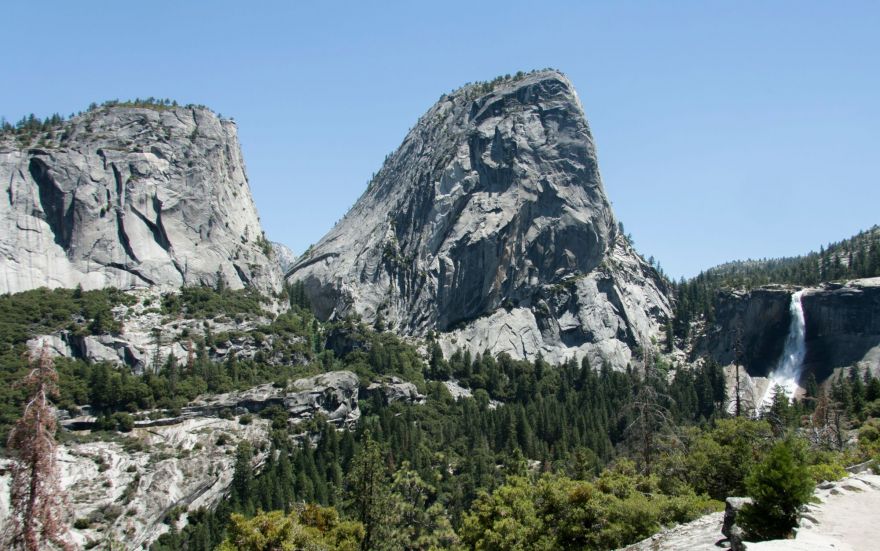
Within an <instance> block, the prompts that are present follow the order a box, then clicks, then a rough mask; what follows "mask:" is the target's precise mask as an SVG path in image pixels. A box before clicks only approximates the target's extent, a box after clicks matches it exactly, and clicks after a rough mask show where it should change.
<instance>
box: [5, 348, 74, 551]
mask: <svg viewBox="0 0 880 551" xmlns="http://www.w3.org/2000/svg"><path fill="white" fill-rule="evenodd" d="M57 383H58V373H57V372H56V371H55V367H54V365H53V363H52V358H51V356H49V349H48V346H47V345H46V344H45V343H44V344H43V349H42V351H41V352H40V357H39V359H38V360H37V361H35V362H33V364H32V368H31V371H30V373H28V375H27V376H26V377H25V378H24V379H23V380H22V381H21V383H20V384H21V385H22V386H23V387H24V388H26V389H27V390H28V399H27V402H26V403H25V406H24V411H23V412H22V415H21V418H20V419H19V420H18V421H17V422H16V423H15V426H14V427H13V428H12V431H11V432H10V433H9V440H8V442H7V447H8V449H9V451H10V452H11V453H12V455H13V457H14V459H15V461H14V463H13V467H12V483H11V487H10V504H11V506H12V507H11V508H12V514H11V521H10V524H9V526H8V527H7V533H6V534H4V539H5V540H6V541H7V545H9V546H10V547H11V548H14V549H25V550H26V551H38V550H39V549H42V548H45V546H46V544H47V543H52V544H55V545H56V546H58V547H61V548H62V549H65V550H67V549H73V546H72V544H71V543H70V542H69V541H68V540H67V527H66V526H65V524H64V522H63V521H62V516H63V515H62V506H63V505H64V502H65V500H64V496H63V494H62V492H61V487H60V484H59V473H58V465H57V463H56V461H55V454H56V443H55V428H56V419H55V409H54V407H53V406H52V402H51V400H50V399H51V397H52V396H54V395H55V394H56V393H57V392H58V386H57Z"/></svg>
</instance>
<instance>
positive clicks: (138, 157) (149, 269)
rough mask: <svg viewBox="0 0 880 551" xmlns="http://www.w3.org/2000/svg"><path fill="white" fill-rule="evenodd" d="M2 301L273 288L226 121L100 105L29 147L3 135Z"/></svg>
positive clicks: (274, 277)
mask: <svg viewBox="0 0 880 551" xmlns="http://www.w3.org/2000/svg"><path fill="white" fill-rule="evenodd" d="M0 181H2V182H3V185H4V186H5V188H6V189H5V191H6V193H5V194H4V196H3V199H2V200H0V274H2V276H0V293H15V292H18V291H23V290H27V289H33V288H36V287H41V286H45V287H75V286H77V285H82V287H83V288H84V289H95V288H100V287H107V286H115V287H119V288H132V287H144V286H165V287H171V288H177V287H180V286H181V285H183V284H188V285H189V284H198V283H206V284H209V285H213V284H216V282H217V280H218V278H220V277H222V278H223V279H224V280H225V282H226V284H227V285H229V286H230V287H232V288H241V287H242V286H245V285H254V286H256V287H258V288H260V289H262V290H267V291H268V290H273V291H274V290H277V289H278V288H279V286H280V281H281V280H280V271H279V269H278V267H277V265H276V264H275V263H274V262H273V261H271V260H270V259H269V257H268V255H269V254H270V253H271V248H270V245H269V243H268V241H266V240H265V237H264V236H263V230H262V228H261V226H260V220H259V218H258V216H257V212H256V208H255V206H254V203H253V199H252V198H251V193H250V189H249V187H248V180H247V176H246V174H245V166H244V161H243V160H242V156H241V150H240V148H239V144H238V137H237V131H236V126H235V123H234V122H232V121H231V120H227V119H221V118H219V117H218V116H217V115H215V114H214V113H212V112H211V111H209V110H208V109H205V108H201V107H158V106H157V107H153V108H143V107H121V106H116V107H101V108H98V109H95V110H91V111H89V112H87V113H85V114H83V115H80V116H77V117H74V118H73V119H71V120H70V121H68V122H66V123H63V125H62V126H60V127H58V128H57V129H55V130H53V131H52V132H51V133H49V134H45V135H43V136H41V137H40V138H39V141H38V142H36V143H33V142H32V143H24V142H22V141H19V140H18V139H17V138H15V137H14V136H12V135H6V136H2V137H0Z"/></svg>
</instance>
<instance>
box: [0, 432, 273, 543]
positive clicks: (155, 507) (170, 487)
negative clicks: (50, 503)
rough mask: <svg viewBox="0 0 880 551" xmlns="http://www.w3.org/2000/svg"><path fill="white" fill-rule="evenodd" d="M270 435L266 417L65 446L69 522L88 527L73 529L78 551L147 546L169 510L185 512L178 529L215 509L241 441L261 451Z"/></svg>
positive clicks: (1, 477) (0, 489) (1, 517)
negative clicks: (105, 545)
mask: <svg viewBox="0 0 880 551" xmlns="http://www.w3.org/2000/svg"><path fill="white" fill-rule="evenodd" d="M268 432H269V430H268V421H266V420H263V419H255V420H254V421H253V422H252V423H251V424H249V425H242V424H240V423H238V422H237V421H236V420H234V419H231V420H226V419H217V418H199V419H188V420H184V421H181V422H179V423H175V424H171V425H167V426H153V427H150V428H135V429H134V430H133V431H132V432H131V433H129V434H127V435H125V436H124V437H123V438H121V439H119V440H118V441H95V442H87V443H71V444H68V445H63V446H60V447H59V454H58V465H59V468H60V470H61V487H62V490H64V491H65V493H66V495H67V498H68V501H69V511H70V515H71V518H70V519H68V522H70V523H71V524H72V523H73V521H74V520H75V519H88V520H89V521H90V523H89V527H88V528H84V529H72V530H71V536H72V539H73V540H74V542H75V543H76V544H77V546H78V548H89V547H91V546H94V545H95V544H97V543H101V542H105V541H107V538H108V536H109V537H112V538H113V539H114V540H116V541H119V542H124V547H123V548H124V549H127V550H128V549H131V550H133V549H146V548H148V547H149V546H150V544H151V543H152V542H154V541H155V540H156V539H157V538H158V537H159V536H160V535H162V534H163V533H165V532H167V531H168V530H169V528H170V523H165V522H163V520H164V518H165V515H166V514H167V513H168V512H170V511H171V510H172V509H174V508H180V509H179V510H182V514H181V517H180V518H179V519H178V521H177V522H176V526H177V528H179V529H180V528H183V526H184V525H185V524H186V522H187V515H188V513H189V512H191V511H195V510H196V509H198V508H200V507H207V508H212V507H214V506H215V505H216V504H217V503H218V502H219V501H220V500H221V499H223V497H224V495H225V494H226V492H227V489H228V488H229V485H230V484H231V482H232V476H233V473H234V463H235V453H234V451H235V447H236V445H237V443H238V442H240V441H242V440H246V441H249V442H251V443H252V444H253V445H254V447H255V448H256V449H257V450H259V447H260V446H259V445H260V444H261V443H262V442H265V441H266V440H268ZM221 435H222V436H223V439H220V436H221ZM224 440H225V442H224ZM126 443H128V444H129V445H126ZM132 444H134V445H132ZM263 459H265V453H261V452H259V451H258V453H257V456H256V457H255V458H254V465H255V466H256V465H257V464H258V463H259V462H261V461H262V460H263ZM3 470H4V469H2V468H0V496H3V497H0V531H3V528H4V525H5V523H6V522H8V515H9V503H8V501H7V500H5V499H4V498H5V496H7V495H8V485H9V476H8V475H5V474H2V471H3Z"/></svg>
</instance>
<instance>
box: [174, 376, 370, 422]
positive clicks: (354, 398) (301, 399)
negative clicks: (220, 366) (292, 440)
mask: <svg viewBox="0 0 880 551" xmlns="http://www.w3.org/2000/svg"><path fill="white" fill-rule="evenodd" d="M359 386H360V380H359V379H358V376H357V375H355V374H354V373H352V372H351V371H331V372H329V373H322V374H320V375H316V376H314V377H308V378H305V379H297V380H296V381H294V382H293V383H291V384H290V385H289V386H288V387H287V388H278V387H276V386H274V385H271V384H267V385H260V386H258V387H255V388H253V389H250V390H247V391H244V392H231V393H228V394H218V395H212V396H207V397H205V398H203V399H199V400H196V401H195V402H193V403H192V404H191V405H190V409H189V410H190V411H194V412H197V414H198V415H217V414H219V413H220V412H222V411H224V410H226V411H236V410H243V409H244V410H248V411H252V412H256V411H261V410H263V409H265V408H266V407H269V406H271V405H275V404H277V405H279V406H281V407H283V408H284V409H285V410H287V412H288V414H289V422H290V423H291V424H294V425H296V424H299V423H301V422H303V421H308V420H310V419H313V418H314V417H315V416H316V415H318V414H320V415H322V416H324V417H325V418H326V419H327V421H328V422H330V423H333V424H334V425H336V426H337V427H339V428H354V426H355V425H356V424H357V422H358V419H360V416H361V412H360V409H358V388H359ZM186 413H187V410H184V414H186Z"/></svg>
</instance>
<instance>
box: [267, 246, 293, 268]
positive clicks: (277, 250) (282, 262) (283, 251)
mask: <svg viewBox="0 0 880 551" xmlns="http://www.w3.org/2000/svg"><path fill="white" fill-rule="evenodd" d="M272 251H273V253H274V254H275V262H276V263H277V264H278V267H279V268H280V269H281V273H287V272H288V271H289V270H290V269H291V268H292V267H293V264H294V263H295V262H296V255H295V254H294V253H293V251H292V250H290V247H288V246H287V245H284V244H283V243H277V242H275V241H272Z"/></svg>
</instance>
